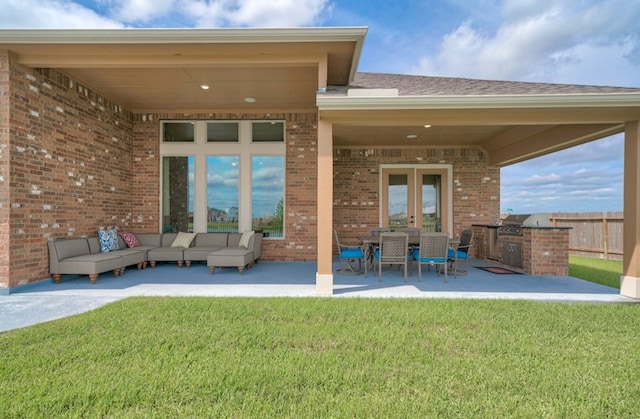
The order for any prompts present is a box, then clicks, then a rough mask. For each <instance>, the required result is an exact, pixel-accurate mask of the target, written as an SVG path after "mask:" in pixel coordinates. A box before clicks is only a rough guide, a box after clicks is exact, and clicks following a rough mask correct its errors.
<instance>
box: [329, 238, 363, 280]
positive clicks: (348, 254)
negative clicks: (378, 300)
mask: <svg viewBox="0 0 640 419" xmlns="http://www.w3.org/2000/svg"><path fill="white" fill-rule="evenodd" d="M333 233H334V234H335V236H336V245H337V246H338V256H339V258H340V260H342V261H346V263H347V264H346V265H345V266H344V267H342V268H339V269H338V270H337V272H338V273H340V274H343V275H358V274H360V272H362V265H363V262H364V271H365V276H366V274H367V264H366V261H365V253H364V251H363V250H362V247H360V246H356V245H345V244H340V238H339V237H338V232H337V231H336V230H333ZM356 260H357V261H358V268H357V269H356V268H355V267H354V266H353V263H354V262H355V261H356Z"/></svg>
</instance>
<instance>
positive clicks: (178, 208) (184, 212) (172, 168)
mask: <svg viewBox="0 0 640 419" xmlns="http://www.w3.org/2000/svg"><path fill="white" fill-rule="evenodd" d="M193 168H194V159H193V156H180V157H173V156H164V157H162V231H163V232H178V231H185V232H186V231H193V175H194V170H193Z"/></svg>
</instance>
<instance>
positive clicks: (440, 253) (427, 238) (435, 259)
mask: <svg viewBox="0 0 640 419" xmlns="http://www.w3.org/2000/svg"><path fill="white" fill-rule="evenodd" d="M448 252H449V235H448V234H447V233H422V234H421V235H420V246H418V248H417V249H414V250H413V259H414V260H415V261H416V262H418V281H420V282H421V281H422V265H423V264H428V265H429V266H433V265H436V271H437V272H438V276H439V275H440V270H443V271H444V282H447V281H448V277H447V265H448ZM438 267H440V268H441V269H438Z"/></svg>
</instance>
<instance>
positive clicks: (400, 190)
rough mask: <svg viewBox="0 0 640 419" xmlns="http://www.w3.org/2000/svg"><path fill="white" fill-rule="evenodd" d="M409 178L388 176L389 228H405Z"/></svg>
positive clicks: (405, 176) (399, 175)
mask: <svg viewBox="0 0 640 419" xmlns="http://www.w3.org/2000/svg"><path fill="white" fill-rule="evenodd" d="M408 181H409V177H408V176H407V175H402V174H398V175H389V190H388V195H387V196H388V197H389V211H388V214H389V227H390V228H391V229H398V228H401V227H407V209H408V206H409V203H408V201H407V199H408V196H409V193H408V192H409V191H408V190H409V185H408Z"/></svg>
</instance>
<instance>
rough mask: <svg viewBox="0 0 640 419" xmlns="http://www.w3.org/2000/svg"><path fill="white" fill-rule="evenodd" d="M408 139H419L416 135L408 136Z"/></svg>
mask: <svg viewBox="0 0 640 419" xmlns="http://www.w3.org/2000/svg"><path fill="white" fill-rule="evenodd" d="M407 138H408V139H410V140H413V139H414V138H418V136H417V135H416V134H409V135H407Z"/></svg>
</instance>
